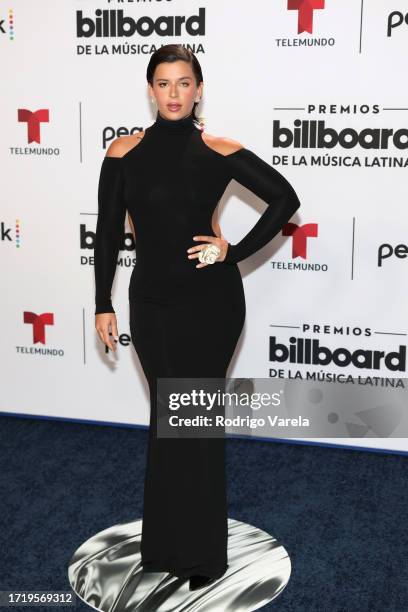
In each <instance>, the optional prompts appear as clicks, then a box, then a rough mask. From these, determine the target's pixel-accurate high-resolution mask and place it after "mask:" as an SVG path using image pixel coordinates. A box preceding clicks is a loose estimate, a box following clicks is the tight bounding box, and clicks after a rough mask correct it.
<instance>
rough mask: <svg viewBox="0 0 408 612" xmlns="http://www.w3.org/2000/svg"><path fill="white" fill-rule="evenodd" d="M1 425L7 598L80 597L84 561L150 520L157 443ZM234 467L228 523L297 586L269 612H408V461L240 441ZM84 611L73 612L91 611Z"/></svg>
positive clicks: (112, 432)
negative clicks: (266, 536)
mask: <svg viewBox="0 0 408 612" xmlns="http://www.w3.org/2000/svg"><path fill="white" fill-rule="evenodd" d="M0 425H1V431H0V441H1V456H0V486H1V522H2V525H1V531H0V533H1V536H0V537H1V542H0V551H1V552H0V555H1V558H0V590H3V591H4V590H9V589H14V590H70V586H69V583H68V578H67V564H68V562H69V559H70V558H71V556H72V554H73V552H74V550H75V549H76V548H77V547H78V546H79V545H80V544H82V542H83V541H84V540H86V539H88V538H89V537H90V536H92V535H93V534H95V533H96V532H98V531H101V530H102V529H105V528H107V527H109V526H111V525H113V524H114V523H122V522H127V521H132V520H135V519H137V518H139V517H140V516H141V510H142V490H143V489H142V487H143V479H144V470H145V455H146V443H147V431H146V430H144V429H137V428H136V429H135V428H121V427H113V426H99V425H93V424H82V423H75V422H64V421H58V420H49V419H31V418H18V417H11V416H2V417H1V421H0ZM227 457H228V464H227V470H228V483H229V484H228V486H229V489H228V498H229V508H230V512H229V516H230V517H231V518H234V519H237V520H240V521H245V522H248V523H250V524H252V525H256V526H257V527H259V528H260V529H264V530H265V531H267V532H269V533H271V534H273V535H274V536H275V537H276V538H277V539H278V540H279V541H280V542H281V543H282V544H283V545H284V546H285V548H286V549H287V550H288V552H289V555H290V557H291V562H292V576H291V579H290V581H289V584H288V586H287V587H286V589H285V590H284V591H283V593H282V594H281V595H280V596H279V597H278V598H277V599H276V600H275V601H274V602H271V603H270V604H268V605H267V606H264V607H263V608H262V610H265V611H266V610H272V611H273V610H277V611H279V612H313V611H315V610H316V611H319V612H321V611H324V612H325V611H327V612H329V611H330V612H349V611H353V612H354V611H358V612H365V611H367V612H368V611H370V612H372V611H377V610H378V611H387V612H403V611H405V610H408V579H407V578H408V570H407V568H408V561H407V545H408V535H407V527H406V517H407V506H408V487H407V476H406V470H407V467H408V465H407V461H408V457H407V456H403V455H398V454H390V455H387V454H380V453H376V452H370V451H359V450H343V449H337V448H328V447H326V448H325V447H319V446H316V447H315V446H310V445H302V444H290V443H273V442H263V441H254V440H239V439H229V440H228V441H227ZM77 601H78V605H77V606H75V607H68V608H63V609H65V610H75V611H78V610H81V611H82V610H84V612H85V611H89V610H90V609H91V608H89V607H88V606H86V605H84V604H83V603H82V602H81V601H80V600H79V599H78V600H77ZM16 609H17V608H10V610H16ZM28 609H29V608H26V607H21V610H25V611H26V612H27V610H28ZM32 609H33V610H37V611H39V610H40V608H34V607H33V608H32ZM41 609H43V610H48V611H50V610H52V609H54V608H51V607H44V608H41ZM152 612H153V611H152ZM217 612H221V611H217Z"/></svg>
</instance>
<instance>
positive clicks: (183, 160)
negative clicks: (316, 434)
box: [94, 45, 300, 589]
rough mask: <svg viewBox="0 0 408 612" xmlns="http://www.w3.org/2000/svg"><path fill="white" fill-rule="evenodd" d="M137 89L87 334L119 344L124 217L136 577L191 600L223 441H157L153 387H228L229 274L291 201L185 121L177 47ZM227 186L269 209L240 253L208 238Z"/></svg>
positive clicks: (187, 95)
mask: <svg viewBox="0 0 408 612" xmlns="http://www.w3.org/2000/svg"><path fill="white" fill-rule="evenodd" d="M147 80H148V83H149V85H148V87H149V92H150V95H151V96H152V97H154V98H155V100H156V102H157V104H158V111H157V116H156V120H155V122H154V123H153V124H152V125H150V126H149V127H148V128H147V129H146V130H145V131H144V134H143V136H142V137H140V135H139V137H138V136H136V137H135V136H125V137H121V138H117V139H116V140H115V141H114V142H113V143H112V144H111V145H110V147H109V149H108V152H107V154H106V156H105V158H104V160H103V162H102V167H101V173H100V180H99V188H98V221H97V227H96V237H95V252H94V256H95V259H94V263H95V284H96V300H95V301H96V309H95V314H96V315H97V316H96V329H97V330H98V332H99V335H100V337H101V339H102V341H103V342H105V344H107V346H109V347H110V348H111V349H113V350H115V346H114V344H112V342H111V340H110V338H109V332H112V334H113V336H114V337H115V338H117V335H118V332H117V323H116V316H115V310H114V308H113V306H112V302H111V287H112V282H113V278H114V275H115V269H116V263H117V257H118V252H119V246H120V244H121V241H122V239H123V228H124V221H125V215H126V211H128V214H129V217H130V220H131V225H132V226H133V228H134V231H135V244H136V265H135V267H134V269H133V272H132V275H131V279H130V285H129V304H130V332H131V338H132V343H133V345H134V347H135V350H136V352H137V354H138V357H139V359H140V363H141V365H142V368H143V371H144V374H145V376H146V379H147V381H148V384H149V391H150V429H149V440H148V454H147V467H146V473H145V483H144V506H143V527H142V540H141V558H142V565H143V569H144V571H157V572H160V571H165V572H169V573H171V574H173V575H175V576H179V577H185V578H190V589H195V588H199V587H201V586H204V585H206V584H209V583H210V582H212V581H213V580H215V579H217V578H219V577H220V576H221V575H222V574H223V573H224V572H225V571H226V569H227V567H228V564H227V536H228V522H227V521H228V518H227V517H228V515H227V499H226V482H225V440H224V439H223V438H191V439H186V438H184V439H177V438H162V437H159V436H158V435H157V422H156V416H157V390H156V383H157V379H158V378H159V377H177V378H200V377H208V378H211V377H214V378H224V377H226V375H227V368H228V365H229V363H230V361H231V358H232V356H233V353H234V350H235V347H236V344H237V342H238V339H239V336H240V334H241V331H242V328H243V324H244V320H245V296H244V290H243V284H242V278H241V274H240V271H239V268H238V266H237V262H239V261H242V260H243V259H245V258H246V257H248V256H249V255H251V254H253V253H255V251H257V250H258V249H260V248H261V247H262V246H264V245H265V244H267V243H268V242H269V241H270V240H271V239H272V238H273V237H274V236H275V235H276V234H277V233H278V232H279V230H280V229H281V228H282V227H283V225H284V224H285V223H287V221H288V220H289V219H290V218H291V217H292V215H293V213H294V212H295V211H296V210H297V209H298V208H299V206H300V203H299V200H298V197H297V195H296V193H295V191H294V189H293V188H292V186H291V185H290V184H289V182H288V181H287V180H286V179H285V178H284V177H283V176H282V175H281V174H280V173H279V172H278V171H277V170H276V169H275V168H273V167H272V166H270V165H269V164H267V163H266V162H265V161H263V160H262V159H261V158H260V157H258V156H257V155H256V154H255V153H253V152H252V151H250V150H248V149H247V148H245V147H243V146H242V145H240V143H238V142H237V141H234V140H231V139H228V138H215V137H211V136H209V135H207V134H204V133H203V132H202V130H201V129H199V128H198V126H197V119H196V117H195V114H194V109H195V106H196V104H197V103H198V101H199V99H200V97H201V92H202V81H203V79H202V74H201V69H200V65H199V63H198V61H197V59H196V57H195V56H194V55H193V54H192V53H191V52H190V51H188V50H186V49H184V48H183V47H182V46H181V45H166V46H163V47H161V48H159V49H158V50H157V51H156V52H155V53H154V54H153V55H152V57H151V60H150V63H149V67H148V71H147ZM169 104H179V107H178V109H175V110H174V109H173V107H171V106H169ZM231 179H235V180H236V181H238V182H239V183H241V184H242V185H244V186H245V187H247V188H249V189H250V190H252V191H253V193H255V194H256V195H257V196H259V197H260V198H262V199H263V200H264V201H265V202H266V203H267V204H268V207H267V208H266V210H265V212H264V213H263V214H262V215H261V216H260V218H259V219H258V221H257V223H256V224H255V225H254V226H253V228H252V229H251V230H250V231H249V233H248V234H247V235H246V236H245V237H244V238H243V239H242V240H241V241H240V242H238V243H237V244H230V243H228V242H227V241H226V240H224V239H223V238H222V237H220V236H219V235H217V234H216V232H215V231H214V230H213V227H212V217H213V213H214V211H215V209H216V206H217V203H218V201H219V200H220V198H221V196H222V195H223V193H224V191H225V189H226V187H227V185H228V184H229V182H230V181H231ZM194 237H197V238H198V240H197V241H196V242H194V240H193V238H194ZM209 244H212V245H215V246H216V247H218V249H219V251H218V257H217V259H216V261H215V262H214V263H211V261H210V262H209V263H206V262H205V260H204V261H203V262H200V261H199V259H198V257H199V252H200V251H201V250H203V249H205V248H206V247H208V245H209ZM188 251H190V252H188ZM216 253H217V251H216ZM208 261H209V260H207V262H208Z"/></svg>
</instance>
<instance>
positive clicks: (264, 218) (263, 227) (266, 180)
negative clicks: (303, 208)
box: [222, 148, 300, 264]
mask: <svg viewBox="0 0 408 612" xmlns="http://www.w3.org/2000/svg"><path fill="white" fill-rule="evenodd" d="M225 163H226V165H227V173H228V176H230V178H231V179H232V178H233V179H235V180H236V181H237V182H238V183H240V184H241V185H243V186H244V187H247V188H248V189H250V190H251V191H252V192H253V193H254V194H255V195H257V196H258V197H260V198H261V199H262V200H264V201H265V202H266V204H268V207H267V208H266V209H265V211H264V212H263V214H262V215H261V216H260V218H259V219H258V221H257V222H256V223H255V225H254V226H253V227H252V229H251V230H250V231H249V232H248V234H246V236H244V237H243V238H242V240H240V241H239V242H238V243H237V244H230V243H229V246H228V249H227V254H226V257H225V259H224V260H223V262H222V263H224V262H225V263H230V264H235V263H237V262H239V261H242V260H243V259H246V258H247V257H249V256H250V255H252V254H253V253H255V252H256V251H258V250H259V249H260V248H261V247H263V246H264V245H265V244H267V243H268V242H269V241H270V240H272V238H274V237H275V236H276V234H277V233H278V232H279V231H280V230H281V229H282V227H283V226H284V225H285V224H286V223H287V222H288V221H289V219H290V218H291V217H292V215H293V214H294V212H295V211H296V210H297V209H298V208H299V207H300V202H299V199H298V197H297V195H296V192H295V190H294V189H293V187H292V185H291V184H290V183H289V182H288V181H287V180H286V179H285V177H284V176H282V174H280V172H278V170H276V168H274V167H273V166H271V165H269V164H267V163H266V162H265V161H264V160H263V159H261V158H260V157H258V156H257V155H256V154H255V153H253V152H252V151H250V150H249V149H246V148H241V149H238V151H235V152H234V153H231V154H229V155H226V156H225Z"/></svg>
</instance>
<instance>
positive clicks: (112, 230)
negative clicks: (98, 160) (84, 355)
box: [94, 157, 126, 314]
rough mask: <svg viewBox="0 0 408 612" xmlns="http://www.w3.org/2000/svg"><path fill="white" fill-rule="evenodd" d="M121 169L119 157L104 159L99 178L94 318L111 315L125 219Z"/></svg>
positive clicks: (95, 243)
mask: <svg viewBox="0 0 408 612" xmlns="http://www.w3.org/2000/svg"><path fill="white" fill-rule="evenodd" d="M122 166H123V164H122V159H121V158H120V157H104V159H103V162H102V166H101V171H100V175H99V185H98V220H97V223H96V233H95V242H94V273H95V314H100V313H102V312H115V310H114V308H113V306H112V301H111V289H112V283H113V279H114V277H115V272H116V264H117V259H118V254H119V247H120V244H121V241H122V239H123V231H124V223H125V216H126V205H125V201H124V195H123V170H122Z"/></svg>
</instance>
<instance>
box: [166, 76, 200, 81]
mask: <svg viewBox="0 0 408 612" xmlns="http://www.w3.org/2000/svg"><path fill="white" fill-rule="evenodd" d="M191 78H192V77H190V76H182V77H180V78H179V79H177V80H178V81H181V79H191ZM157 80H158V81H168V80H169V79H157Z"/></svg>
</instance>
